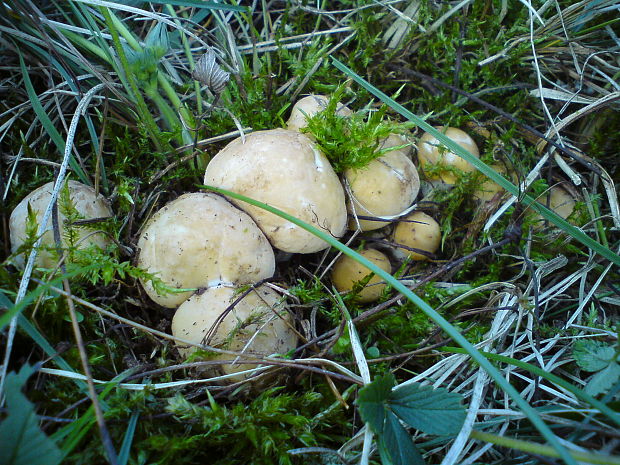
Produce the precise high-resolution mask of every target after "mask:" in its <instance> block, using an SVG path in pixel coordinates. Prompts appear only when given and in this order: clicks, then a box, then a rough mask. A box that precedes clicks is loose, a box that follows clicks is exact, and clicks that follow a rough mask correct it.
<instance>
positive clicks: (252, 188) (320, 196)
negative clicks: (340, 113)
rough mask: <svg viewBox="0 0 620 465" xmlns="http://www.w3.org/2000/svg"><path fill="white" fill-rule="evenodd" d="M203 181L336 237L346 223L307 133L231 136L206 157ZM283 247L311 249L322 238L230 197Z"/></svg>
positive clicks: (331, 175) (336, 187)
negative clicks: (208, 159) (278, 210)
mask: <svg viewBox="0 0 620 465" xmlns="http://www.w3.org/2000/svg"><path fill="white" fill-rule="evenodd" d="M204 183H205V184H206V185H211V186H215V187H220V188H223V189H227V190H230V191H232V192H236V193H238V194H242V195H245V196H247V197H250V198H252V199H255V200H260V201H261V202H264V203H267V204H269V205H271V206H273V207H276V208H278V209H280V210H283V211H285V212H286V213H289V214H290V215H293V216H294V217H296V218H299V219H301V220H303V221H305V222H306V223H310V224H312V225H313V226H315V227H317V228H319V229H321V230H323V231H325V232H327V233H329V234H331V235H333V236H335V237H341V236H342V235H343V234H344V232H345V229H346V223H347V209H346V205H345V196H344V189H343V187H342V185H341V184H340V180H339V179H338V176H337V175H336V173H335V172H334V170H333V168H332V167H331V165H330V164H329V161H328V160H327V158H326V157H325V155H323V154H322V153H321V151H320V150H319V149H318V147H316V145H314V143H312V141H311V140H310V139H308V137H306V136H305V135H303V134H301V133H299V132H296V131H289V130H286V129H272V130H269V131H259V132H255V133H252V134H249V135H248V136H246V140H245V143H243V142H242V141H241V139H240V138H239V139H236V140H234V141H233V142H231V143H230V144H228V145H227V146H226V147H224V148H223V149H222V150H221V151H220V152H219V153H218V154H217V155H216V156H215V157H213V159H212V160H211V161H210V162H209V165H208V166H207V169H206V172H205V178H204ZM231 201H232V202H233V203H235V205H237V206H238V207H239V208H241V209H243V210H245V211H246V212H247V213H248V214H249V215H250V216H251V217H252V218H254V221H256V224H258V226H259V227H260V228H261V229H262V231H263V232H264V233H265V235H266V236H267V237H268V238H269V240H270V241H271V244H272V245H273V246H274V247H276V248H278V249H280V250H283V251H285V252H291V253H312V252H318V251H319V250H323V249H325V248H327V247H329V244H328V243H327V242H324V241H323V240H321V239H319V238H317V237H316V236H314V235H312V234H310V233H309V232H307V231H305V230H304V229H302V228H300V227H299V226H297V225H295V224H293V223H291V222H289V221H287V220H285V219H283V218H280V217H279V216H277V215H274V214H273V213H269V212H267V211H266V210H263V209H261V208H259V207H255V206H252V205H249V204H247V203H245V202H241V201H238V200H234V199H231Z"/></svg>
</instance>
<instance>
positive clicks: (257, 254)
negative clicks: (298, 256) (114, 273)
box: [138, 192, 275, 308]
mask: <svg viewBox="0 0 620 465" xmlns="http://www.w3.org/2000/svg"><path fill="white" fill-rule="evenodd" d="M138 249H139V250H138V266H140V267H141V268H144V269H145V270H146V271H148V272H149V273H155V274H157V276H158V277H159V278H160V279H161V280H162V281H163V282H164V283H165V284H166V285H168V286H170V287H173V288H177V289H188V288H200V287H208V286H213V285H217V284H220V283H240V284H248V283H251V282H256V281H260V280H261V279H265V278H269V277H271V276H273V273H274V271H275V258H274V254H273V249H272V248H271V246H270V245H269V242H268V241H267V238H266V237H265V236H264V234H263V233H262V232H261V230H260V229H259V228H258V227H257V226H256V224H255V223H254V221H252V218H250V217H249V216H248V215H247V214H246V213H244V212H243V211H241V210H239V209H238V208H236V207H234V206H233V205H232V204H231V203H230V202H228V201H227V200H226V199H224V198H223V197H220V196H219V195H216V194H213V193H202V192H197V193H192V194H185V195H182V196H180V197H179V198H177V199H176V200H173V201H172V202H170V203H168V204H167V205H166V206H164V207H163V208H162V209H161V210H159V211H158V212H156V213H155V214H154V215H153V216H152V217H151V219H150V220H149V221H148V223H147V225H146V227H145V228H144V230H143V231H142V234H141V235H140V239H139V240H138ZM142 286H143V287H144V290H145V291H146V293H147V294H148V295H149V297H150V298H151V299H153V300H154V301H155V302H157V303H158V304H160V305H163V306H164V307H169V308H174V307H176V306H178V305H179V304H181V303H182V302H183V301H184V300H186V299H187V298H188V297H189V296H190V295H191V294H192V293H193V291H186V292H179V293H165V294H163V295H162V294H158V293H157V291H156V290H155V289H154V287H153V285H152V283H151V282H150V281H146V280H143V281H142Z"/></svg>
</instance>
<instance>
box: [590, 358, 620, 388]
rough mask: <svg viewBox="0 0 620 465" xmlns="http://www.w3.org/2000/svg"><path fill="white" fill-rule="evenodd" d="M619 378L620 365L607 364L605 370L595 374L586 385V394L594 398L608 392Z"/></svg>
mask: <svg viewBox="0 0 620 465" xmlns="http://www.w3.org/2000/svg"><path fill="white" fill-rule="evenodd" d="M619 378H620V365H618V364H617V363H615V362H614V363H611V364H609V365H608V366H607V367H606V368H605V369H603V370H601V371H599V372H598V373H597V374H595V375H594V376H593V377H592V379H591V380H590V381H589V382H588V384H587V385H586V388H585V389H584V391H585V392H586V394H589V395H591V396H596V395H599V394H602V393H603V392H606V391H608V390H609V389H610V388H611V387H612V386H613V385H614V384H615V383H617V382H618V379H619Z"/></svg>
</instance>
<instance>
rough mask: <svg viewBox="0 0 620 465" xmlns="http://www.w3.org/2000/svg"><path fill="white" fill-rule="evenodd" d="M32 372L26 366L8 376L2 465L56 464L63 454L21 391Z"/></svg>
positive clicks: (1, 432)
mask: <svg viewBox="0 0 620 465" xmlns="http://www.w3.org/2000/svg"><path fill="white" fill-rule="evenodd" d="M32 372H33V369H32V367H30V366H28V365H24V366H23V367H22V369H21V370H20V371H19V373H11V374H9V375H8V376H7V377H6V384H5V394H6V403H7V406H8V409H7V410H8V415H7V416H6V418H5V419H4V420H3V421H2V423H0V463H2V464H3V465H5V464H6V465H32V464H34V463H36V464H38V465H57V464H59V463H60V462H61V460H62V454H61V452H60V450H59V449H58V447H57V446H56V444H55V443H54V441H52V440H51V439H50V438H49V437H47V436H46V435H45V434H44V433H43V431H41V429H40V428H39V420H38V419H37V416H36V414H35V411H34V406H33V405H32V403H30V402H29V401H28V399H27V398H26V396H24V395H23V394H22V392H21V388H22V386H23V385H24V383H25V382H26V380H27V379H28V377H29V376H30V375H31V374H32Z"/></svg>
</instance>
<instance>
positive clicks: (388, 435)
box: [378, 412, 424, 465]
mask: <svg viewBox="0 0 620 465" xmlns="http://www.w3.org/2000/svg"><path fill="white" fill-rule="evenodd" d="M378 445H379V455H380V456H381V463H382V464H383V465H388V464H392V465H424V459H423V458H422V455H420V453H419V452H418V449H416V447H415V446H414V444H413V441H412V440H411V436H410V435H409V433H407V430H406V429H405V428H403V425H401V424H400V422H399V421H398V418H396V416H395V415H394V414H393V413H391V412H389V413H388V414H387V416H386V420H385V424H384V428H383V434H381V436H380V437H379V444H378Z"/></svg>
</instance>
